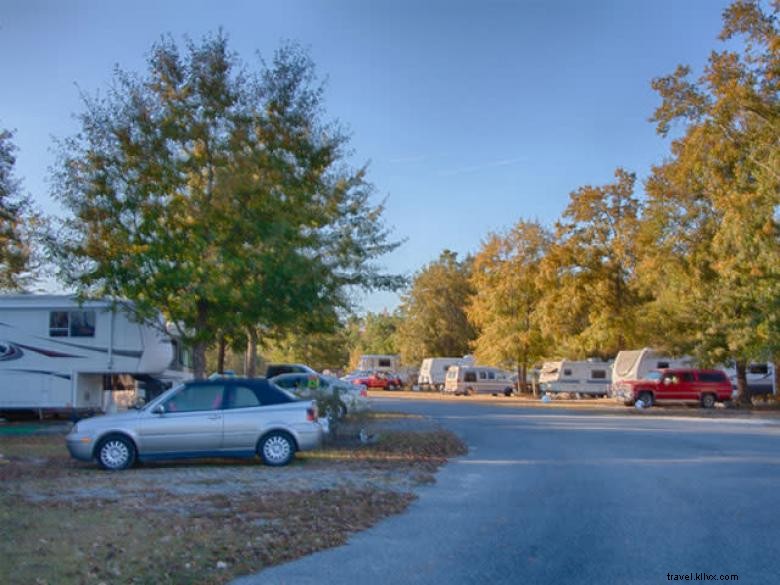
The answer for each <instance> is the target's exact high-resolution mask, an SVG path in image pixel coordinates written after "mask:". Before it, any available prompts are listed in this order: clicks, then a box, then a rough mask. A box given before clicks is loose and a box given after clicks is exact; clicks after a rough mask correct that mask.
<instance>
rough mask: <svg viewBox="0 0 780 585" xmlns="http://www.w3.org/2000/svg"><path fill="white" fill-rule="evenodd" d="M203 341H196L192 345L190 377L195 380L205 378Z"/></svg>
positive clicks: (206, 345) (204, 345)
mask: <svg viewBox="0 0 780 585" xmlns="http://www.w3.org/2000/svg"><path fill="white" fill-rule="evenodd" d="M207 347H208V344H207V343H206V342H205V341H196V342H195V343H193V344H192V375H193V376H194V377H195V379H196V380H203V379H204V378H205V377H206V348H207Z"/></svg>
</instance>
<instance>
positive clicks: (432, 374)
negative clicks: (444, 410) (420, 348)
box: [417, 355, 474, 390]
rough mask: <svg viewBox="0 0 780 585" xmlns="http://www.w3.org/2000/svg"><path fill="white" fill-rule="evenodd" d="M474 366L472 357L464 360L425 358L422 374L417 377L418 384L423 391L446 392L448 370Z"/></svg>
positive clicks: (468, 356)
mask: <svg viewBox="0 0 780 585" xmlns="http://www.w3.org/2000/svg"><path fill="white" fill-rule="evenodd" d="M473 364H474V358H473V357H471V356H470V355H467V356H463V357H462V358H456V357H431V358H425V359H424V360H423V361H422V365H421V366H420V374H419V375H418V376H417V384H419V386H420V387H421V388H422V389H423V390H444V380H445V379H446V376H447V370H449V369H450V368H451V367H452V366H461V365H463V366H470V365H473Z"/></svg>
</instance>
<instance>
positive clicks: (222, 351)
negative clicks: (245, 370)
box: [217, 335, 227, 374]
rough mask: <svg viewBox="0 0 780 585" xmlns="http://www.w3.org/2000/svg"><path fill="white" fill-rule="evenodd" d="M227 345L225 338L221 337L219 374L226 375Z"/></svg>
mask: <svg viewBox="0 0 780 585" xmlns="http://www.w3.org/2000/svg"><path fill="white" fill-rule="evenodd" d="M226 345H227V343H226V342H225V336H224V335H220V336H219V351H218V353H217V372H219V373H220V374H224V373H225V349H226Z"/></svg>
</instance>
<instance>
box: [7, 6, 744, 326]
mask: <svg viewBox="0 0 780 585" xmlns="http://www.w3.org/2000/svg"><path fill="white" fill-rule="evenodd" d="M728 4H729V2H728V1H726V0H652V1H650V0H641V1H640V0H621V1H613V0H590V1H588V0H580V1H574V0H571V1H564V0H549V1H542V0H483V1H476V0H475V1H465V0H464V1H460V0H450V1H444V0H433V1H427V2H426V1H423V0H418V1H408V0H395V1H385V0H374V1H368V0H365V1H360V0H329V1H326V0H321V1H314V0H286V1H283V2H280V1H268V2H265V1H253V2H250V1H246V2H238V1H232V0H220V1H219V2H207V1H197V0H190V1H168V2H164V1H157V2H152V1H145V0H134V1H132V2H119V1H109V0H106V1H99V0H92V1H75V0H61V1H55V0H50V1H48V2H43V1H39V0H0V71H1V72H2V81H3V87H2V89H0V127H5V128H11V129H15V130H16V137H15V143H16V145H17V146H18V148H19V152H18V160H17V168H16V171H17V175H18V177H19V178H21V179H22V180H23V186H24V189H25V191H27V192H29V193H31V194H32V196H33V197H34V199H35V200H36V201H37V202H38V203H39V204H40V206H41V207H42V208H43V209H44V210H46V211H48V212H50V213H57V212H58V211H59V210H58V207H57V205H56V203H54V202H52V201H51V199H50V198H49V194H48V191H49V185H48V168H49V167H50V166H51V164H52V163H53V155H52V153H51V145H52V137H65V136H68V135H71V134H73V133H75V132H76V131H77V125H76V123H75V121H74V119H73V117H72V116H73V114H74V113H76V112H79V111H80V110H81V103H80V100H79V90H82V91H85V92H87V93H89V94H93V93H94V92H95V91H97V90H99V89H103V88H105V87H106V86H107V84H108V83H109V82H110V80H111V77H112V70H113V67H114V65H119V66H120V67H121V68H122V69H125V70H130V71H142V70H144V69H145V58H146V56H147V55H148V52H149V49H150V47H151V46H152V44H153V43H154V42H155V41H157V40H159V38H160V36H161V35H163V34H167V33H170V34H172V35H173V37H174V38H175V39H176V40H177V41H180V40H181V39H182V38H183V36H184V35H189V36H190V37H192V38H193V39H196V40H197V39H200V37H202V36H203V35H204V34H206V33H208V32H212V31H216V30H217V29H218V28H219V27H222V28H223V30H224V31H225V32H226V33H227V35H228V37H229V39H230V45H231V48H232V49H233V50H235V51H237V52H238V53H239V54H240V56H241V57H242V58H243V59H244V61H246V62H248V63H249V64H252V63H255V62H256V61H255V59H256V57H255V53H256V52H258V51H259V52H260V54H262V55H263V56H266V57H270V56H271V55H272V53H273V51H274V50H275V49H276V48H277V47H278V46H279V44H280V42H281V41H283V40H286V39H289V40H293V41H297V42H299V43H300V44H301V45H303V46H304V47H306V48H307V49H308V50H309V52H310V54H311V56H312V58H313V59H314V61H315V63H316V64H317V70H318V73H319V75H320V76H321V77H323V78H326V79H327V92H326V108H327V112H328V114H329V116H330V117H331V118H337V119H339V120H340V121H341V122H342V123H344V124H345V125H346V126H347V127H348V128H349V129H350V131H351V135H352V140H351V146H352V148H353V150H354V156H353V163H354V164H355V165H362V164H363V163H366V162H369V163H370V166H369V179H370V180H371V181H372V182H373V183H374V184H375V186H376V188H377V199H378V200H379V199H381V198H384V197H386V198H387V212H386V220H387V223H388V225H389V226H391V227H392V228H393V230H394V231H393V235H394V237H396V238H398V239H405V240H406V243H405V244H404V245H403V246H401V247H400V248H399V249H398V250H397V251H396V252H394V253H393V254H392V255H389V256H387V257H386V258H384V259H383V264H384V266H385V268H386V269H387V270H388V271H391V272H397V273H404V274H409V275H411V274H413V273H414V272H415V271H416V270H418V269H420V268H421V267H422V266H423V265H424V264H426V263H428V262H430V261H431V260H434V259H435V258H437V257H438V255H439V253H440V252H441V251H442V250H443V249H445V248H449V249H451V250H455V251H457V252H458V253H460V254H466V253H469V252H475V251H477V250H478V249H479V246H480V243H481V241H482V240H483V239H484V238H485V237H486V236H487V234H488V233H489V232H491V231H500V230H504V229H506V228H508V227H509V226H511V225H512V224H514V223H515V222H517V221H518V220H520V219H521V218H525V219H536V220H539V221H541V222H543V223H545V224H548V225H551V224H552V223H553V222H554V221H555V220H556V219H557V218H558V217H559V216H560V214H561V212H562V211H563V210H564V208H565V207H566V205H567V203H568V199H569V193H571V192H572V191H573V190H575V189H577V188H578V187H580V186H583V185H586V184H602V183H605V182H608V181H610V180H611V179H612V176H613V173H614V170H615V168H616V167H618V166H622V167H624V168H626V169H628V170H630V171H634V172H636V173H637V175H638V176H639V177H640V178H643V177H646V176H647V174H648V172H649V170H650V167H651V165H652V164H654V163H657V162H660V161H661V160H663V157H664V156H665V155H666V153H667V150H668V143H667V142H666V141H664V140H662V139H661V138H659V137H658V136H656V134H655V131H654V127H653V125H652V124H651V123H650V122H648V118H649V117H650V116H651V115H652V112H653V110H654V108H655V107H656V106H657V104H658V98H657V97H656V96H655V94H654V93H653V91H652V90H651V88H650V81H651V79H652V78H654V77H657V76H660V75H664V74H667V73H671V72H672V71H673V70H674V68H675V67H676V65H677V64H678V63H687V64H690V65H692V66H693V67H694V69H695V71H697V72H698V71H700V70H701V67H702V66H703V64H704V63H705V62H706V59H707V57H708V55H709V53H710V51H711V50H713V49H718V48H720V43H719V42H718V41H717V39H716V37H717V34H718V32H719V31H720V26H721V13H722V11H723V9H724V8H725V7H726V6H727V5H728ZM397 302H398V297H397V296H396V295H393V294H389V293H387V294H374V295H370V296H368V297H365V298H364V299H362V306H363V307H364V308H365V309H367V310H373V311H377V310H381V309H383V308H384V307H388V308H390V309H392V308H394V307H395V306H396V304H397Z"/></svg>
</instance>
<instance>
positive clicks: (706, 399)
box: [701, 394, 715, 408]
mask: <svg viewBox="0 0 780 585" xmlns="http://www.w3.org/2000/svg"><path fill="white" fill-rule="evenodd" d="M701 405H702V407H703V408H712V407H714V406H715V395H714V394H704V395H702V397H701Z"/></svg>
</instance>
